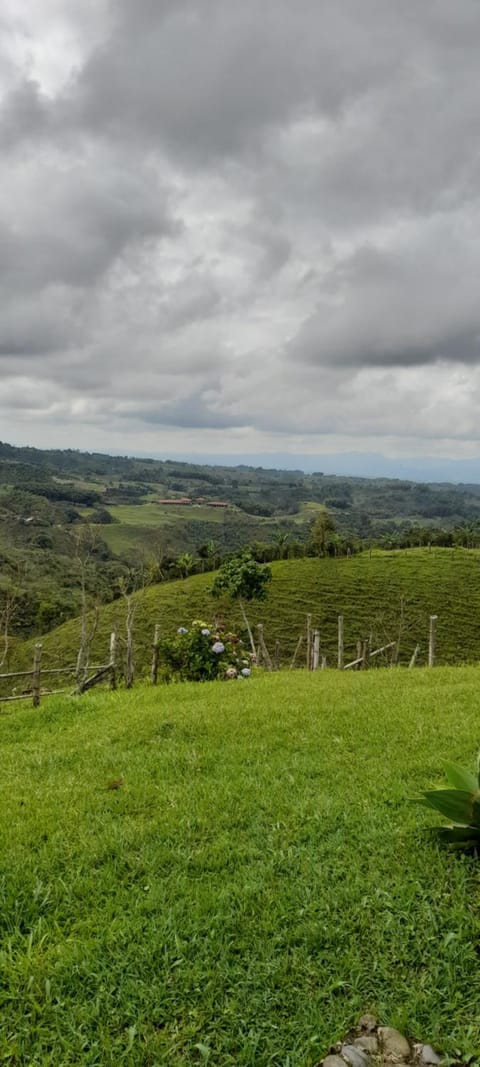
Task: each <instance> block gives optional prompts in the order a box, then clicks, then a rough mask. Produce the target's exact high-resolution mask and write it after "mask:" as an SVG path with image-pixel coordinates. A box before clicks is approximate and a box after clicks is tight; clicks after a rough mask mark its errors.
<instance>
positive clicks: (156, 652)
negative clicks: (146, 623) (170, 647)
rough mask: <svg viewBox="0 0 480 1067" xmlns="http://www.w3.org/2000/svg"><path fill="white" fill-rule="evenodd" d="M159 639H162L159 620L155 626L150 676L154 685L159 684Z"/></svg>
mask: <svg viewBox="0 0 480 1067" xmlns="http://www.w3.org/2000/svg"><path fill="white" fill-rule="evenodd" d="M159 640H160V627H159V625H158V622H157V624H156V626H155V633H154V635H153V651H152V669H151V672H150V678H151V681H152V685H156V684H157V679H158V656H159V651H160V650H159V647H158V642H159Z"/></svg>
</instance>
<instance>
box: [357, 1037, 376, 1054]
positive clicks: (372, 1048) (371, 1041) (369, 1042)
mask: <svg viewBox="0 0 480 1067" xmlns="http://www.w3.org/2000/svg"><path fill="white" fill-rule="evenodd" d="M353 1044H354V1045H355V1047H356V1048H363V1049H364V1050H365V1052H369V1053H375V1052H378V1041H377V1038H376V1037H375V1034H364V1036H363V1037H356V1038H355V1041H354V1042H353Z"/></svg>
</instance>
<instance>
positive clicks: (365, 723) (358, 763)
mask: <svg viewBox="0 0 480 1067" xmlns="http://www.w3.org/2000/svg"><path fill="white" fill-rule="evenodd" d="M479 682H480V678H479V672H478V670H477V669H475V668H456V669H448V668H447V669H439V670H438V671H437V672H427V671H421V670H419V671H417V672H407V671H405V672H403V671H390V672H387V671H385V672H383V673H378V672H376V673H375V674H373V673H371V674H364V675H348V674H347V675H341V674H338V673H333V672H332V673H331V674H330V673H327V674H325V673H323V674H319V675H298V674H297V675H291V674H286V675H276V676H270V677H266V676H263V677H261V676H260V677H259V676H255V677H254V678H252V679H251V680H250V681H249V682H242V683H236V682H235V683H231V684H230V683H228V684H226V685H224V684H221V683H212V684H206V685H196V686H195V685H182V686H167V687H162V688H160V689H158V690H153V689H149V688H138V689H136V690H133V691H131V692H130V693H125V692H121V691H120V692H117V693H114V694H109V693H105V694H101V693H98V692H97V693H96V694H94V695H88V696H87V697H84V698H82V699H81V700H75V699H73V698H62V699H60V698H51V700H50V701H49V702H46V703H45V704H44V705H42V706H41V708H40V710H39V711H37V712H34V711H33V710H32V709H30V708H27V707H23V706H18V705H17V706H16V707H15V710H13V711H9V713H8V714H6V715H4V716H3V717H2V718H1V719H0V739H1V744H2V777H1V781H0V811H1V813H2V815H3V818H1V819H0V853H1V860H0V867H1V872H2V874H1V882H0V885H1V894H2V905H1V909H0V916H1V918H0V922H1V925H2V940H1V948H0V1058H1V1061H2V1062H5V1063H11V1064H15V1065H16V1064H27V1063H28V1064H29V1065H32V1067H33V1065H39V1067H40V1065H41V1067H48V1065H51V1067H66V1065H75V1067H76V1065H78V1064H80V1063H82V1064H85V1065H87V1067H90V1065H97V1064H98V1065H101V1067H109V1065H114V1064H115V1065H117V1064H118V1063H128V1064H129V1065H132V1067H135V1065H145V1067H146V1065H151V1067H153V1065H160V1064H168V1065H174V1064H185V1065H190V1064H192V1065H194V1064H201V1063H210V1064H212V1065H213V1064H219V1065H222V1067H224V1065H225V1067H227V1065H229V1064H240V1065H244V1067H246V1065H250V1067H263V1065H277V1067H287V1065H288V1067H308V1065H313V1064H315V1063H316V1062H317V1061H318V1060H319V1059H320V1057H321V1055H322V1054H323V1053H325V1051H326V1050H327V1048H328V1046H329V1044H330V1042H331V1041H333V1040H335V1039H337V1038H339V1037H340V1036H341V1035H342V1033H344V1032H345V1030H346V1029H348V1028H349V1027H350V1026H351V1025H352V1024H353V1023H354V1022H355V1020H356V1018H357V1017H358V1016H359V1015H360V1014H361V1013H362V1012H364V1011H366V1010H370V1011H373V1012H374V1013H376V1014H377V1015H378V1016H379V1018H380V1019H381V1020H382V1021H383V1022H384V1023H388V1024H392V1025H397V1026H400V1027H401V1028H404V1029H405V1030H406V1032H408V1033H409V1034H410V1035H411V1036H419V1037H423V1038H424V1039H425V1040H429V1041H432V1043H434V1044H437V1045H438V1046H439V1047H440V1048H443V1049H444V1050H445V1051H446V1052H449V1053H451V1054H458V1055H460V1056H462V1057H464V1058H465V1059H467V1058H468V1057H469V1056H473V1057H474V1058H475V1059H476V1060H477V1061H478V1058H479V1056H480V1020H479V1016H478V1003H479V997H480V968H479V967H478V952H479V949H480V896H479V888H480V869H479V867H478V865H477V864H476V863H475V862H474V861H473V860H471V859H468V858H465V857H461V856H457V855H452V854H448V853H445V852H442V851H441V850H440V849H439V848H438V846H437V844H436V842H435V840H434V839H433V837H432V836H431V835H429V834H428V833H426V832H425V830H426V827H428V826H429V825H430V824H431V823H432V821H433V822H435V815H434V814H433V813H431V812H428V811H426V810H424V809H422V808H421V807H417V806H414V805H412V804H411V803H410V798H411V797H414V796H416V795H418V794H419V793H420V791H421V790H422V789H424V788H426V787H428V786H430V785H436V784H438V783H439V782H440V781H441V780H442V773H441V771H442V766H443V763H444V762H445V760H447V759H455V760H457V761H458V762H461V763H465V764H467V765H470V766H472V767H473V764H474V758H475V749H476V746H477V743H478V707H477V705H478V698H477V696H478V689H479ZM120 775H121V776H122V777H123V779H124V786H123V788H121V789H119V790H118V791H109V790H108V789H107V788H106V786H107V784H108V782H109V781H110V780H111V779H116V778H118V776H120Z"/></svg>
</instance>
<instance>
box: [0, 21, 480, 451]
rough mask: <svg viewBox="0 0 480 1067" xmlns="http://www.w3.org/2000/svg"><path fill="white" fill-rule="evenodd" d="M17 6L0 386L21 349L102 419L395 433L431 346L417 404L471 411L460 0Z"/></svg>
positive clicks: (4, 120) (470, 201) (2, 110)
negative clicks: (427, 384)
mask: <svg viewBox="0 0 480 1067" xmlns="http://www.w3.org/2000/svg"><path fill="white" fill-rule="evenodd" d="M28 7H29V5H28V4H27V3H26V0H18V12H19V14H18V18H17V7H16V8H15V18H14V17H13V15H12V17H11V18H10V19H9V18H8V17H5V15H3V16H0V150H1V151H2V168H1V173H0V280H1V295H0V311H1V315H0V358H1V376H0V407H1V404H2V382H3V384H4V400H3V403H4V409H2V410H8V406H9V404H12V403H13V401H12V398H13V397H15V396H16V395H17V394H18V389H19V388H20V387H19V386H18V378H19V374H20V373H21V374H22V376H25V375H27V376H28V378H29V381H31V383H35V381H40V380H41V381H42V388H43V386H44V389H45V392H43V391H42V393H41V395H42V396H43V395H45V396H46V397H47V395H48V396H50V401H49V403H50V404H54V403H57V404H58V410H60V409H61V411H62V413H64V414H65V413H67V415H68V411H69V410H71V412H72V418H77V417H78V418H79V419H80V420H81V418H82V413H83V412H84V411H87V412H88V418H89V419H90V424H91V423H92V422H95V420H97V422H98V424H99V425H100V424H101V425H102V426H103V427H104V428H108V411H109V409H111V410H112V411H116V412H117V413H119V414H118V417H119V418H121V419H122V420H123V421H126V420H128V418H131V420H132V425H133V423H135V425H136V426H138V425H139V424H141V423H142V422H143V423H144V424H145V426H156V425H163V426H165V427H178V428H179V429H184V428H186V427H189V426H190V427H193V428H197V429H198V430H202V431H203V430H208V429H211V430H218V431H223V430H226V429H228V427H232V428H235V427H253V429H254V430H255V431H258V432H259V433H263V432H265V433H268V432H273V431H275V433H281V432H282V430H284V431H285V432H288V433H295V432H301V431H305V432H307V433H312V434H313V433H327V432H328V433H334V432H335V428H336V427H337V426H340V425H343V424H344V422H345V411H346V410H347V411H348V412H349V424H350V426H351V432H352V433H355V432H356V430H358V432H359V433H362V434H366V433H367V432H368V433H370V434H371V435H375V434H376V433H378V432H380V433H382V434H384V433H386V432H387V422H388V419H390V422H391V424H392V425H395V427H396V429H395V432H396V433H398V434H401V433H402V418H401V417H400V416H399V418H398V419H397V417H396V412H395V411H393V409H392V410H391V409H390V407H389V402H386V403H384V402H383V401H384V399H385V397H387V399H388V398H389V397H390V396H392V395H395V396H396V398H397V400H398V403H399V404H403V405H404V411H408V412H409V413H410V416H411V418H412V419H415V420H416V426H417V429H418V432H420V429H421V430H422V432H426V427H425V420H426V416H425V409H424V408H422V404H421V403H420V401H418V402H416V403H415V404H413V403H412V396H415V397H416V398H417V397H418V396H419V383H420V382H422V383H423V380H424V379H423V378H422V375H423V373H424V370H425V369H433V376H432V380H431V388H430V394H429V415H428V418H430V417H431V420H432V425H437V426H438V425H442V420H444V423H445V426H447V425H449V424H450V421H451V423H452V426H454V424H455V420H456V423H457V425H458V424H459V423H460V421H462V420H463V422H462V425H463V427H464V428H465V427H468V426H470V425H472V426H473V399H471V398H473V397H476V396H477V395H478V392H477V386H478V383H477V381H476V380H475V382H473V378H474V377H475V374H476V371H477V369H478V368H480V305H479V303H478V298H477V292H476V284H477V283H476V280H477V278H478V276H479V271H480V251H479V250H478V248H477V244H476V241H475V236H476V233H477V232H478V224H479V222H480V192H479V189H480V154H479V152H478V99H479V95H480V73H479V71H478V56H477V52H478V40H479V35H480V7H479V5H478V2H477V0H458V2H457V3H456V4H452V2H451V0H423V2H422V3H421V4H419V3H418V0H405V2H404V3H402V4H399V3H397V2H396V0H363V2H362V4H359V3H358V0H342V2H341V3H339V0H298V3H296V4H293V3H291V0H263V2H262V3H261V4H259V3H258V2H257V0H243V2H242V3H237V2H236V0H103V2H102V3H101V4H100V3H99V4H98V5H97V4H96V3H95V2H93V0H88V2H85V3H80V2H79V0H72V2H71V4H70V5H58V4H56V3H54V2H53V0H52V2H50V0H48V2H46V4H45V14H44V19H43V20H42V18H41V17H40V16H39V15H38V14H37V15H36V17H35V21H34V25H33V28H29V27H30V19H29V10H28ZM11 10H12V11H13V7H12V9H11ZM97 13H98V15H97ZM59 20H60V22H61V25H60V22H59ZM19 27H20V28H19ZM22 34H23V35H24V37H23V38H22ZM62 34H63V36H62ZM59 35H60V36H59ZM19 40H20V45H19ZM58 40H65V41H71V42H73V43H72V57H71V59H70V58H69V50H68V47H66V48H65V54H64V55H59V53H58ZM19 364H21V366H22V368H23V369H22V371H21V372H20V371H19ZM9 368H10V370H9ZM464 371H465V373H466V375H467V378H468V376H469V375H470V379H471V380H470V385H471V389H470V394H469V390H468V385H466V384H465V381H464V378H463V373H464ZM383 372H385V374H384V375H383V376H382V374H383ZM9 374H10V376H11V381H12V382H14V383H15V384H14V387H13V386H12V388H11V390H10V393H9V392H8V389H7V382H8V379H9ZM22 383H23V377H22ZM32 387H33V386H32ZM22 388H23V384H22ZM367 389H368V390H369V392H368V395H367ZM49 390H50V391H49ZM469 395H470V399H469ZM319 396H321V400H319V399H318V397H319ZM8 397H10V400H9V399H8ZM157 397H158V400H157ZM452 397H453V398H454V405H455V404H456V408H455V412H454V413H452V403H453V401H452ZM45 403H46V404H47V401H46V402H45ZM449 404H450V407H449ZM469 405H470V406H469ZM45 410H47V406H46V408H45ZM48 410H50V409H48ZM76 412H80V415H78V416H77V415H76V414H75V413H76ZM67 415H65V417H67ZM454 416H455V417H454ZM62 417H63V415H62ZM79 425H80V423H79ZM427 430H428V427H427ZM472 432H473V431H472ZM113 447H114V445H113Z"/></svg>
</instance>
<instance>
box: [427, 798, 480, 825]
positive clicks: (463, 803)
mask: <svg viewBox="0 0 480 1067" xmlns="http://www.w3.org/2000/svg"><path fill="white" fill-rule="evenodd" d="M479 798H480V793H479V792H478V791H475V793H467V792H466V790H463V789H434V790H432V791H431V792H429V793H424V795H423V800H424V803H425V804H427V805H428V807H430V808H434V809H435V811H439V812H440V814H441V815H445V816H446V818H447V819H451V820H452V822H454V823H458V824H459V825H460V826H472V825H475V824H476V823H477V825H478V826H480V810H479V804H478V799H479Z"/></svg>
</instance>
